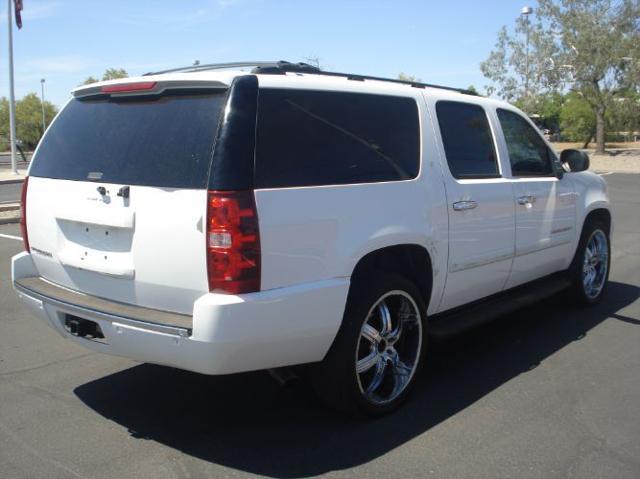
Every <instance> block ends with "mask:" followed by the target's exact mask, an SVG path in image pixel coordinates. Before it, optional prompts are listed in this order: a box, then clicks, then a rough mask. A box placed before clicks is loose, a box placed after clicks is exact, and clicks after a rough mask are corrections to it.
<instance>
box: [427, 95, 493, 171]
mask: <svg viewBox="0 0 640 479" xmlns="http://www.w3.org/2000/svg"><path fill="white" fill-rule="evenodd" d="M436 112H437V115H438V124H439V125H440V133H441V134H442V143H443V144H444V152H445V156H446V157H447V164H448V165H449V170H450V171H451V174H452V175H453V176H454V177H455V178H494V177H497V176H499V172H498V162H497V160H496V152H495V148H494V146H493V136H492V135H491V129H490V128H489V121H488V120H487V115H486V113H485V111H484V109H483V108H482V107H481V106H478V105H472V104H471V103H463V102H457V101H439V102H438V103H436Z"/></svg>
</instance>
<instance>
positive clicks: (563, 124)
mask: <svg viewBox="0 0 640 479" xmlns="http://www.w3.org/2000/svg"><path fill="white" fill-rule="evenodd" d="M560 128H561V129H562V135H563V137H564V139H566V140H569V141H581V142H583V143H584V144H583V145H582V147H583V148H587V147H588V146H589V143H590V142H591V139H592V138H593V135H594V134H595V132H596V117H595V116H594V114H593V111H592V109H591V105H589V103H588V102H587V101H586V100H585V99H584V97H583V95H582V94H581V92H577V91H572V92H570V93H568V94H567V96H566V98H565V101H564V103H563V105H562V110H561V112H560Z"/></svg>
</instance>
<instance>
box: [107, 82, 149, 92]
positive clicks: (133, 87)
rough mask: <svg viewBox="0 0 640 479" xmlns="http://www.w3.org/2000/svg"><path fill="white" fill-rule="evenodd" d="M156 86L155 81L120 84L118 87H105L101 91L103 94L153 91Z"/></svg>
mask: <svg viewBox="0 0 640 479" xmlns="http://www.w3.org/2000/svg"><path fill="white" fill-rule="evenodd" d="M155 86H156V82H154V81H143V82H137V83H119V84H117V85H106V86H103V87H102V88H101V89H100V91H102V93H127V92H130V91H144V90H153V88H154V87H155Z"/></svg>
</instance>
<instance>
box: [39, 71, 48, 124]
mask: <svg viewBox="0 0 640 479" xmlns="http://www.w3.org/2000/svg"><path fill="white" fill-rule="evenodd" d="M44 81H45V80H44V78H41V79H40V93H41V95H42V99H41V102H40V103H41V104H42V134H43V135H44V132H45V130H46V129H47V120H46V119H45V116H44Z"/></svg>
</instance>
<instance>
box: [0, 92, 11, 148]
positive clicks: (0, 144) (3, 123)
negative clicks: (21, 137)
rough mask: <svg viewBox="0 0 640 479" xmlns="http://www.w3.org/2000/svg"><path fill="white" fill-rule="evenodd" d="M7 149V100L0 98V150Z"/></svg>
mask: <svg viewBox="0 0 640 479" xmlns="http://www.w3.org/2000/svg"><path fill="white" fill-rule="evenodd" d="M8 149H9V100H7V97H4V96H3V97H2V98H0V150H1V151H7V150H8Z"/></svg>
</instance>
